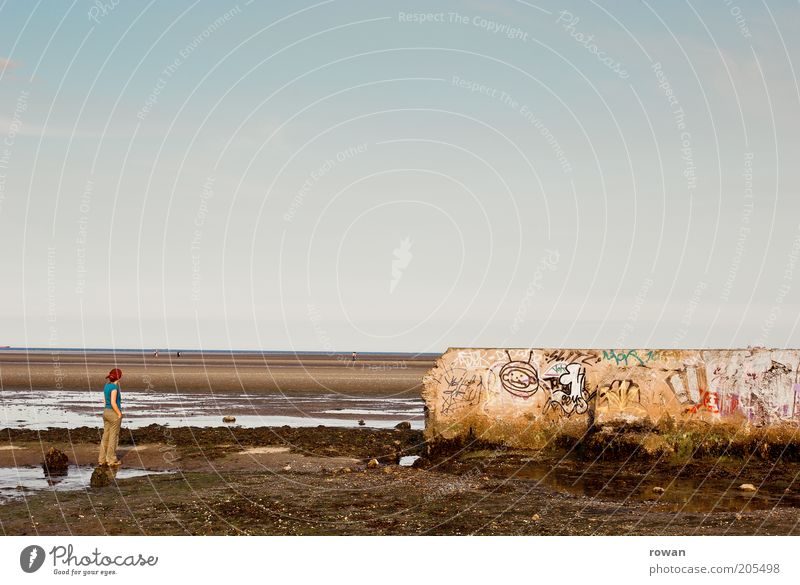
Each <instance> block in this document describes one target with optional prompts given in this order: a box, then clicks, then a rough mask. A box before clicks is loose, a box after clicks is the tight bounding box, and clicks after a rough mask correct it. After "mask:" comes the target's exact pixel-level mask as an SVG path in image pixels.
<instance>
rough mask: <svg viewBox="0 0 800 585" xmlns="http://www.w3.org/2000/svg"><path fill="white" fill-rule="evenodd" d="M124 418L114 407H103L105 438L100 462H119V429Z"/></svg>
mask: <svg viewBox="0 0 800 585" xmlns="http://www.w3.org/2000/svg"><path fill="white" fill-rule="evenodd" d="M121 426H122V419H121V418H120V417H118V416H117V413H116V412H114V409H113V408H105V409H103V440H102V441H101V442H100V457H99V459H98V463H100V465H103V464H105V463H108V464H111V463H116V462H117V443H119V429H120V427H121Z"/></svg>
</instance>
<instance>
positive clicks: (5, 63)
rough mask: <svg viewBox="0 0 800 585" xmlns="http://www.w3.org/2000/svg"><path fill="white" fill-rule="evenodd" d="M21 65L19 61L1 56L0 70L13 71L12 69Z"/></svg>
mask: <svg viewBox="0 0 800 585" xmlns="http://www.w3.org/2000/svg"><path fill="white" fill-rule="evenodd" d="M19 66H20V63H19V61H12V60H11V59H6V58H5V57H0V72H6V71H11V70H12V69H16V68H17V67H19Z"/></svg>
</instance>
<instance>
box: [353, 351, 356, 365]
mask: <svg viewBox="0 0 800 585" xmlns="http://www.w3.org/2000/svg"><path fill="white" fill-rule="evenodd" d="M355 362H356V352H353V363H355Z"/></svg>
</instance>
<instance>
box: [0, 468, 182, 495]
mask: <svg viewBox="0 0 800 585" xmlns="http://www.w3.org/2000/svg"><path fill="white" fill-rule="evenodd" d="M94 469H95V468H94V467H93V466H91V465H70V466H69V468H68V470H67V473H66V475H52V476H48V475H45V473H44V470H43V469H42V468H41V467H0V504H2V503H4V502H7V501H9V500H12V499H20V498H24V497H25V496H27V495H33V494H35V493H37V492H40V491H44V490H55V491H68V490H82V489H86V488H88V487H89V480H90V479H91V477H92V472H94ZM160 473H168V472H164V471H150V470H146V469H126V468H120V469H119V470H117V471H116V479H128V478H131V477H141V476H143V475H151V474H160Z"/></svg>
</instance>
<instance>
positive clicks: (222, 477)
mask: <svg viewBox="0 0 800 585" xmlns="http://www.w3.org/2000/svg"><path fill="white" fill-rule="evenodd" d="M99 439H100V432H99V430H98V429H95V428H86V427H84V428H78V429H51V430H47V431H33V430H12V431H8V430H6V431H3V432H2V433H0V464H2V466H8V465H10V464H12V463H13V464H16V465H17V466H19V468H20V469H25V470H31V469H34V466H36V465H37V462H38V461H40V460H41V457H42V454H43V450H44V449H46V448H49V447H50V446H57V447H59V448H62V449H63V450H64V451H65V452H66V453H67V454H68V456H69V458H70V461H71V462H72V463H73V464H74V465H75V466H76V467H75V468H74V469H73V470H72V471H71V472H70V473H75V471H76V470H77V469H78V467H81V468H83V469H86V468H89V467H90V466H91V464H92V463H93V461H94V458H95V457H96V449H97V444H98V443H99ZM119 451H120V455H121V457H122V461H123V470H125V469H146V470H149V472H150V474H149V475H146V476H139V477H129V478H125V479H122V478H120V479H116V481H114V480H112V481H111V483H110V485H109V486H108V487H102V488H90V487H88V486H84V487H82V488H81V489H74V488H73V489H69V490H60V489H58V483H55V484H53V485H50V486H49V487H46V488H39V489H32V488H25V487H24V486H22V485H21V486H19V487H18V488H17V489H13V490H8V491H11V492H13V493H12V496H11V498H6V499H3V498H0V527H2V531H3V534H6V535H11V534H15V535H91V534H128V535H177V534H181V535H323V534H326V535H350V534H362V535H389V534H393V535H414V534H429V535H433V534H442V535H458V534H482V535H609V534H614V535H620V534H629V535H637V534H638V535H645V534H649V535H692V534H694V535H701V534H728V535H759V534H760V535H774V534H784V535H790V534H797V533H798V526H799V525H800V513H798V490H797V486H796V484H795V479H794V478H796V477H797V474H798V471H800V465H798V464H797V463H796V462H794V463H792V462H781V464H780V465H779V466H776V465H775V463H774V462H767V461H764V460H762V459H758V458H751V459H749V460H747V461H743V460H736V461H723V460H720V459H719V458H716V459H704V460H700V461H695V462H692V463H690V464H675V463H672V462H663V463H661V464H654V463H653V462H652V461H647V460H642V459H635V460H629V461H605V462H604V461H598V460H592V459H588V460H587V459H580V458H575V457H574V456H569V455H567V454H566V453H565V452H557V451H552V452H541V453H530V452H529V453H519V452H503V453H501V452H496V451H495V452H492V451H486V450H478V449H472V450H470V449H463V450H461V451H456V452H453V453H451V454H449V455H446V456H441V457H436V458H427V457H424V454H425V446H424V443H423V440H422V433H421V432H420V431H415V430H408V429H370V428H355V429H333V428H325V427H323V428H316V427H314V428H291V427H272V428H266V427H264V428H258V429H237V428H196V427H195V428H192V427H182V428H174V429H171V428H169V427H163V426H157V425H153V426H151V427H145V428H142V429H138V430H134V431H130V432H124V433H123V437H122V439H121V442H120V449H119ZM420 455H422V456H423V457H420ZM417 457H420V458H417ZM373 460H374V461H373ZM3 469H6V470H7V469H8V467H4V468H3ZM5 473H6V475H7V474H8V472H7V471H6V472H5ZM119 473H120V475H122V472H121V471H120V472H119ZM39 474H40V475H41V468H39ZM0 479H4V480H6V481H7V480H8V478H7V477H0ZM55 481H58V478H55ZM743 482H751V483H753V484H755V485H756V486H758V488H757V489H756V490H755V491H752V492H750V491H743V490H740V489H739V488H738V486H739V485H740V484H741V483H743ZM656 488H660V489H661V490H663V493H659V492H658V490H657V489H656ZM787 492H788V493H787Z"/></svg>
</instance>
